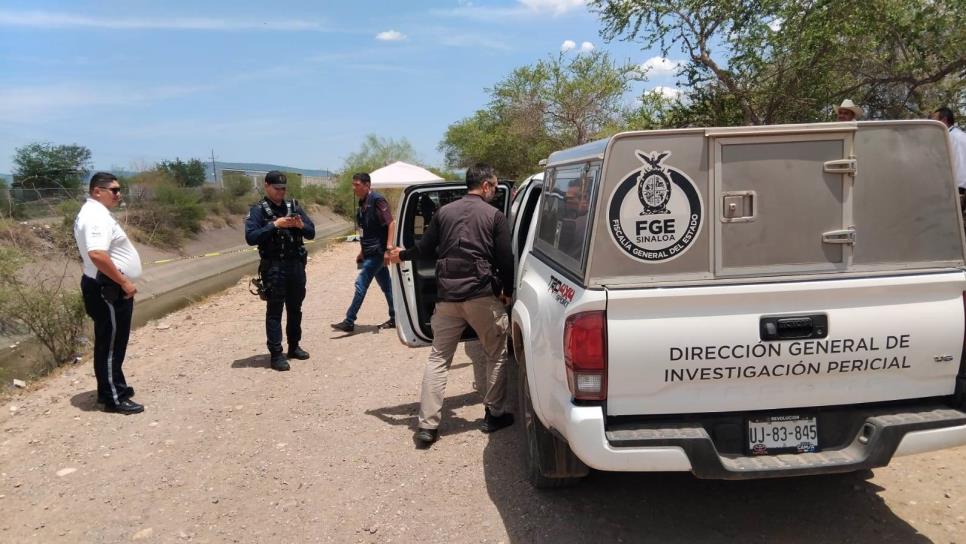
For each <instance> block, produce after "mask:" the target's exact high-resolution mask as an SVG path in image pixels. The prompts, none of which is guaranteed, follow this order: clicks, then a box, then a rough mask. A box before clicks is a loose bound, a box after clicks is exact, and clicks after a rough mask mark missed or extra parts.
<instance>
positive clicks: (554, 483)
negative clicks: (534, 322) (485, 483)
mask: <svg viewBox="0 0 966 544" xmlns="http://www.w3.org/2000/svg"><path fill="white" fill-rule="evenodd" d="M522 355H523V354H522V353H518V354H517V356H518V357H519V360H521V361H520V362H522V359H523V357H522ZM517 369H518V371H519V373H520V376H519V378H518V379H517V383H518V384H519V396H520V398H519V401H520V404H519V406H520V411H521V412H522V413H523V423H524V424H523V425H521V427H522V428H523V430H524V433H525V435H526V445H527V449H526V469H527V480H529V482H530V485H532V486H533V487H536V488H538V489H550V488H559V487H569V486H572V485H575V484H577V483H578V482H580V480H581V479H583V478H584V477H585V476H587V474H588V473H589V472H590V468H588V467H587V465H585V464H584V463H583V461H581V460H580V459H578V458H577V456H576V455H574V453H573V452H572V451H571V450H570V446H569V445H568V444H567V442H566V441H564V440H561V439H560V438H558V437H557V436H555V435H554V434H553V433H551V432H550V430H549V429H547V428H546V427H544V426H543V424H542V423H540V418H538V417H537V414H535V413H534V411H533V402H532V401H531V399H530V386H529V384H528V383H527V370H526V367H525V366H524V365H522V364H520V365H518V366H517Z"/></svg>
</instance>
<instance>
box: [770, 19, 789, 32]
mask: <svg viewBox="0 0 966 544" xmlns="http://www.w3.org/2000/svg"><path fill="white" fill-rule="evenodd" d="M784 23H785V20H784V19H782V18H781V17H776V18H775V19H772V20H771V22H769V23H768V28H770V29H771V30H772V32H778V31H779V30H781V29H782V24H784Z"/></svg>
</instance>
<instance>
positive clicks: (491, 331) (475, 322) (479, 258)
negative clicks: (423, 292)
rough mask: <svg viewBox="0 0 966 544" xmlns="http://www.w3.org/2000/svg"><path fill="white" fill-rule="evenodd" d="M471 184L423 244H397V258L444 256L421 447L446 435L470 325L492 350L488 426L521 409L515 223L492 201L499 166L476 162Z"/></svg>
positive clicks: (500, 424) (498, 425) (506, 421)
mask: <svg viewBox="0 0 966 544" xmlns="http://www.w3.org/2000/svg"><path fill="white" fill-rule="evenodd" d="M466 189H467V191H466V196H464V197H463V198H462V199H460V200H457V201H456V202H451V203H449V204H447V205H446V206H443V207H442V208H440V209H439V211H438V212H436V213H435V214H434V215H433V218H432V219H431V220H430V222H429V228H428V229H426V232H425V233H423V237H422V238H420V239H419V241H418V242H416V245H415V246H413V247H412V248H409V249H405V250H400V249H399V248H395V249H393V250H392V251H390V260H391V261H392V262H393V263H398V262H399V261H401V260H402V261H408V260H413V259H418V258H420V257H421V256H422V257H426V256H430V255H436V256H437V261H436V286H437V289H438V296H437V298H438V302H437V303H436V309H435V310H433V318H432V321H431V325H432V327H433V349H432V351H430V353H429V359H428V360H427V361H426V369H425V371H424V373H423V386H422V393H421V395H420V399H419V424H418V425H419V428H418V429H417V430H416V433H415V434H414V435H413V440H415V442H416V446H417V447H418V448H428V447H429V446H431V445H432V444H433V442H435V441H436V439H437V437H438V436H439V434H438V432H439V431H438V428H439V424H440V420H441V417H442V409H443V394H444V393H445V391H446V378H447V374H448V373H449V367H450V364H452V362H453V354H454V353H455V351H456V346H457V345H458V344H459V341H460V338H461V337H462V336H463V330H464V329H465V328H466V326H467V325H469V326H470V327H473V330H474V331H476V334H477V336H479V338H480V343H482V344H483V351H484V352H485V353H486V393H485V394H484V396H483V405H484V407H485V411H484V416H483V422H482V423H481V424H480V430H481V431H483V432H484V433H491V432H494V431H497V430H500V429H502V428H504V427H506V426H508V425H512V424H513V414H511V413H509V412H507V411H506V383H507V375H506V359H507V354H506V332H507V327H508V326H509V318H508V317H507V314H506V306H507V305H508V304H509V303H510V301H511V300H512V297H513V253H512V251H511V249H510V226H509V224H508V222H507V218H506V216H505V215H503V212H501V211H500V210H497V209H496V208H495V207H493V206H491V205H490V204H489V202H490V201H491V200H493V197H494V196H496V193H497V191H498V185H497V179H496V174H494V173H493V168H491V167H490V166H487V165H485V164H477V165H475V166H472V167H470V168H468V169H467V170H466ZM474 362H475V361H474Z"/></svg>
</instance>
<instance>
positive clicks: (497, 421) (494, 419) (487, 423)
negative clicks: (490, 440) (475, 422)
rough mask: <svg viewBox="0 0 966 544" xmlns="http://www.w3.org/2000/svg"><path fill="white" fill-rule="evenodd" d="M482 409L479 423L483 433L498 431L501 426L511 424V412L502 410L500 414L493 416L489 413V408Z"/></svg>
mask: <svg viewBox="0 0 966 544" xmlns="http://www.w3.org/2000/svg"><path fill="white" fill-rule="evenodd" d="M484 410H485V415H484V416H483V423H481V424H480V430H481V431H483V432H484V433H492V432H494V431H499V430H500V429H502V428H503V427H509V426H510V425H513V414H511V413H510V412H504V413H503V414H502V415H499V416H495V415H493V414H491V413H490V409H489V408H485V409H484Z"/></svg>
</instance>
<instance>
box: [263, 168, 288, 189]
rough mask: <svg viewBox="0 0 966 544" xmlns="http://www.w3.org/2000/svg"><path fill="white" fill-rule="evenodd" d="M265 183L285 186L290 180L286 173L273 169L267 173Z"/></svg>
mask: <svg viewBox="0 0 966 544" xmlns="http://www.w3.org/2000/svg"><path fill="white" fill-rule="evenodd" d="M265 183H267V184H269V185H274V186H276V187H285V184H286V183H288V180H286V179H285V174H283V173H281V172H279V171H278V170H272V171H271V172H269V173H267V174H265Z"/></svg>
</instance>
